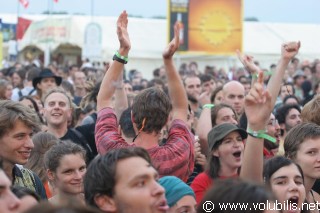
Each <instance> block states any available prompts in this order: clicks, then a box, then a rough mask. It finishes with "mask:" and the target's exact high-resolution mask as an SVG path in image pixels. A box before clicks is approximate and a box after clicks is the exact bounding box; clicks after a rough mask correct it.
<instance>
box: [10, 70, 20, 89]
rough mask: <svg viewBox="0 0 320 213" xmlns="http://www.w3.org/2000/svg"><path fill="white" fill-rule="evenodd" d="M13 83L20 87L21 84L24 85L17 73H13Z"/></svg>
mask: <svg viewBox="0 0 320 213" xmlns="http://www.w3.org/2000/svg"><path fill="white" fill-rule="evenodd" d="M12 84H13V86H14V87H19V86H20V85H22V79H21V78H20V76H19V75H18V74H17V73H13V75H12Z"/></svg>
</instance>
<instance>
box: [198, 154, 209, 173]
mask: <svg viewBox="0 0 320 213" xmlns="http://www.w3.org/2000/svg"><path fill="white" fill-rule="evenodd" d="M195 163H196V164H199V165H201V166H202V168H203V169H204V168H205V166H206V164H207V159H206V156H205V155H204V154H200V155H199V156H198V157H197V158H196V162H195Z"/></svg>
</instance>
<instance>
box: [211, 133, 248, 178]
mask: <svg viewBox="0 0 320 213" xmlns="http://www.w3.org/2000/svg"><path fill="white" fill-rule="evenodd" d="M243 149H244V144H243V139H242V137H241V135H240V134H239V132H238V131H234V132H231V133H229V134H228V135H227V136H226V137H225V138H224V139H223V140H222V143H221V145H220V146H219V147H218V148H217V149H216V150H214V151H213V155H214V156H216V157H218V158H219V161H220V165H221V168H220V170H222V171H226V170H228V171H232V170H236V169H238V168H239V167H240V166H241V163H242V155H243ZM222 176H224V175H222Z"/></svg>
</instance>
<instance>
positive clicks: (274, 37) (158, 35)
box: [1, 15, 320, 58]
mask: <svg viewBox="0 0 320 213" xmlns="http://www.w3.org/2000/svg"><path fill="white" fill-rule="evenodd" d="M42 17H44V18H46V17H48V16H47V15H46V16H42ZM1 18H2V17H1ZM24 18H30V16H29V17H24ZM35 19H36V20H40V19H41V18H40V16H36V18H35ZM52 19H54V20H60V25H61V23H65V25H64V26H65V27H66V31H67V32H68V34H67V37H65V38H63V39H62V38H61V40H57V44H56V43H55V42H52V43H51V50H53V49H54V48H56V47H57V46H58V44H59V43H61V42H65V43H68V44H71V45H76V46H79V47H82V46H83V43H84V30H85V26H86V25H87V24H88V23H90V22H91V21H94V22H96V23H98V24H100V26H101V28H102V33H103V39H102V49H103V53H102V55H103V56H104V57H109V56H111V55H113V53H114V51H115V50H117V48H118V46H119V42H118V40H117V35H116V19H117V18H116V17H93V18H90V17H88V16H55V15H54V16H52V18H51V20H50V19H42V20H41V21H35V22H33V23H32V24H31V25H30V27H29V29H28V30H27V32H26V34H25V36H24V38H23V40H22V41H21V43H20V46H19V48H20V49H22V48H24V47H25V46H27V45H30V44H33V45H37V46H38V47H39V48H40V49H42V50H44V49H45V48H46V46H45V45H46V43H44V42H43V41H39V40H37V39H38V38H37V37H35V36H34V35H35V34H33V33H32V30H34V29H35V28H36V27H35V26H36V25H38V27H39V26H40V25H41V24H40V23H42V26H46V24H49V22H52ZM5 20H6V19H3V21H4V22H5ZM63 20H64V21H63ZM66 20H67V21H66ZM62 25H63V24H62ZM128 28H129V33H130V39H131V46H132V48H131V51H130V56H131V57H137V58H161V53H162V51H163V48H164V47H165V46H166V44H167V42H168V33H167V32H168V26H167V20H164V19H141V18H131V17H130V21H129V26H128ZM319 37H320V25H317V24H287V23H262V22H244V24H243V52H245V53H247V54H251V55H253V56H261V57H262V56H265V57H267V56H276V57H279V55H280V50H281V49H280V45H281V44H282V43H283V42H287V41H292V40H293V41H298V40H299V41H301V44H302V45H301V49H300V53H299V55H302V56H303V57H306V58H316V57H319V55H320V43H319V42H316V41H317V40H318V38H319ZM182 57H184V56H182ZM185 57H188V58H189V57H190V56H185Z"/></svg>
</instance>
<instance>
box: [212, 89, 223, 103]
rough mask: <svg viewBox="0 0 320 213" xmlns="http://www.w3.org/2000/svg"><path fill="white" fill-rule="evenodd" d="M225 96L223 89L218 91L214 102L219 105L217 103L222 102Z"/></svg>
mask: <svg viewBox="0 0 320 213" xmlns="http://www.w3.org/2000/svg"><path fill="white" fill-rule="evenodd" d="M222 98H223V92H222V90H220V91H219V92H217V94H216V97H215V98H214V101H213V104H215V105H217V104H221V101H222Z"/></svg>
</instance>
